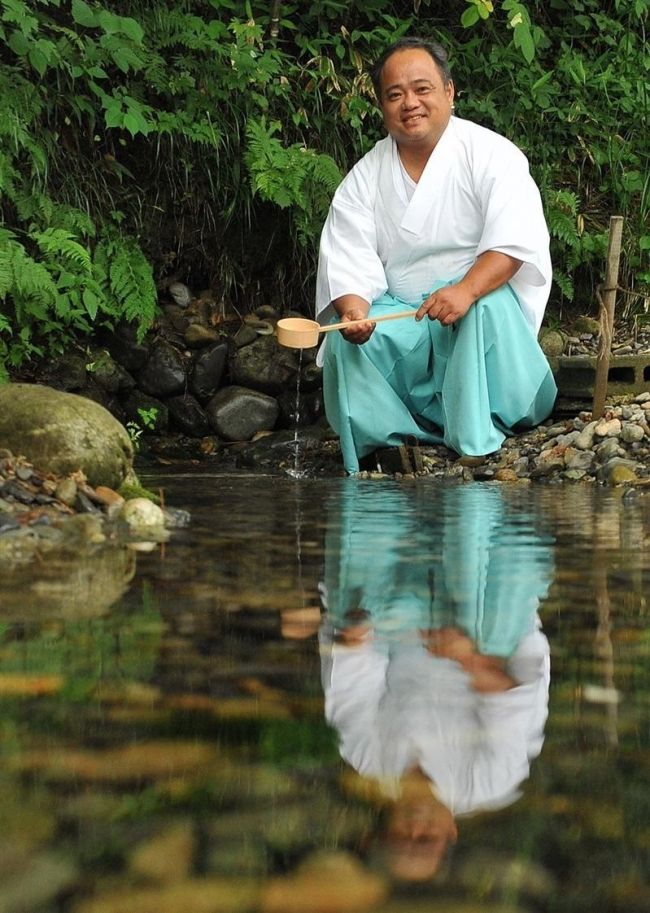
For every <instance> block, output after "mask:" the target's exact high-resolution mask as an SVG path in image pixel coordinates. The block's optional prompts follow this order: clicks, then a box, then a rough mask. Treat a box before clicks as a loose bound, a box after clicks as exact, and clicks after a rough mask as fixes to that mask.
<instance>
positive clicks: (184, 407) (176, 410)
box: [166, 393, 210, 437]
mask: <svg viewBox="0 0 650 913" xmlns="http://www.w3.org/2000/svg"><path fill="white" fill-rule="evenodd" d="M166 405H167V408H168V409H169V415H170V418H171V420H172V422H173V423H174V425H176V427H177V428H178V429H179V430H180V431H182V432H183V433H184V434H189V436H190V437H205V435H206V434H209V433H210V423H209V422H208V417H207V415H206V414H205V411H204V409H203V408H202V407H201V404H200V403H199V402H198V400H196V399H195V398H194V397H193V396H190V394H189V393H185V394H184V395H183V396H173V397H172V398H171V399H168V400H167V403H166Z"/></svg>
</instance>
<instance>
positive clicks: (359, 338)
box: [332, 295, 375, 345]
mask: <svg viewBox="0 0 650 913" xmlns="http://www.w3.org/2000/svg"><path fill="white" fill-rule="evenodd" d="M332 304H333V305H334V309H335V310H336V312H337V314H338V315H339V317H340V318H341V322H342V323H346V322H347V321H348V320H363V321H364V322H363V323H360V324H359V325H358V326H354V327H350V329H349V330H341V333H342V335H343V336H344V337H345V339H347V341H348V342H351V343H354V345H362V344H363V343H364V342H368V340H369V339H370V337H371V336H372V334H373V331H374V329H375V324H374V323H373V322H372V321H371V320H364V318H365V317H367V316H368V311H369V310H370V305H369V303H368V302H367V301H364V299H363V298H360V297H359V296H358V295H344V296H343V297H342V298H337V299H336V301H333V302H332Z"/></svg>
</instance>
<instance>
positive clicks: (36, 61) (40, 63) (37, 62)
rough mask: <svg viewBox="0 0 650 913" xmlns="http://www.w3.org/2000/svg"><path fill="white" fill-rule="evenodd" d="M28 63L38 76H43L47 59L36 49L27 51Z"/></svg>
mask: <svg viewBox="0 0 650 913" xmlns="http://www.w3.org/2000/svg"><path fill="white" fill-rule="evenodd" d="M28 57H29V62H30V63H31V65H32V66H33V67H34V69H35V70H36V72H37V73H38V75H39V76H44V75H45V71H46V70H47V58H46V56H45V54H43V52H42V51H40V50H39V49H38V48H37V47H34V48H31V50H30V51H29V55H28Z"/></svg>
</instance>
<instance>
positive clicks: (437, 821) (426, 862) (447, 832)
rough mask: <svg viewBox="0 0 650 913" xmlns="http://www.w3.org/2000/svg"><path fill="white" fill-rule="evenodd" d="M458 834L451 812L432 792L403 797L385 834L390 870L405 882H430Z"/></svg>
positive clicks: (385, 847) (389, 820)
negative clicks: (419, 795)
mask: <svg viewBox="0 0 650 913" xmlns="http://www.w3.org/2000/svg"><path fill="white" fill-rule="evenodd" d="M457 836H458V831H457V830H456V823H455V821H454V819H453V816H452V814H451V812H450V811H449V809H448V808H447V807H446V806H444V805H443V804H442V803H441V802H439V801H438V800H437V799H434V798H433V796H432V795H429V796H423V797H421V798H419V799H418V798H405V799H404V798H402V799H399V800H398V801H397V802H396V804H395V805H394V807H393V808H392V809H391V812H390V814H389V818H388V822H387V827H386V833H385V837H384V855H385V860H386V864H387V867H388V870H389V871H390V873H391V874H392V875H393V876H394V877H395V878H400V879H403V880H405V881H426V880H427V879H429V878H432V877H433V876H434V875H435V874H436V872H437V871H438V869H439V868H440V864H441V862H442V860H443V858H444V855H445V853H446V851H447V847H448V846H449V844H450V843H455V842H456V838H457Z"/></svg>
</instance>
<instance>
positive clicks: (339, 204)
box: [316, 157, 388, 323]
mask: <svg viewBox="0 0 650 913" xmlns="http://www.w3.org/2000/svg"><path fill="white" fill-rule="evenodd" d="M372 172H373V167H372V164H369V163H368V157H366V158H365V159H362V160H361V161H360V162H359V163H358V164H357V165H356V166H355V167H354V168H353V169H352V171H351V172H350V173H349V174H348V176H347V177H346V178H345V179H344V181H343V183H342V184H341V185H340V186H339V188H338V190H337V191H336V193H335V195H334V199H333V200H332V205H331V206H330V211H329V215H328V216H327V220H326V222H325V226H324V228H323V232H322V235H321V241H320V254H319V260H318V277H317V280H316V316H317V317H318V318H319V319H320V321H321V323H327V322H328V321H329V319H330V317H332V316H334V312H333V309H332V308H331V302H332V301H334V300H335V299H336V298H340V297H341V296H342V295H358V296H359V297H360V298H363V299H364V300H365V301H367V302H368V303H369V304H371V303H372V302H373V301H374V299H375V298H378V297H379V295H382V294H383V293H384V292H385V291H386V289H387V288H388V282H387V281H386V274H385V272H384V265H383V263H382V262H381V259H380V258H379V254H378V253H377V229H376V227H375V214H374V206H373V203H374V196H375V194H376V192H377V180H376V179H375V181H374V187H373V180H372Z"/></svg>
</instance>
